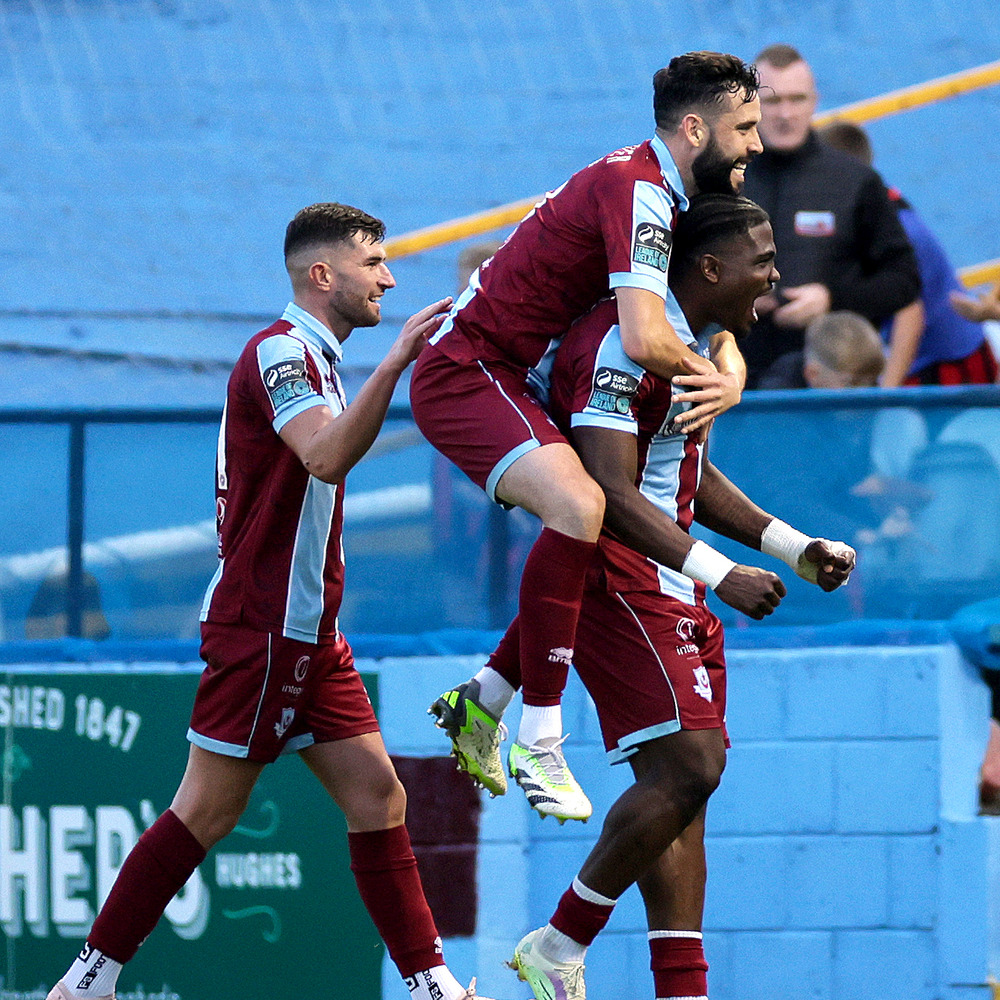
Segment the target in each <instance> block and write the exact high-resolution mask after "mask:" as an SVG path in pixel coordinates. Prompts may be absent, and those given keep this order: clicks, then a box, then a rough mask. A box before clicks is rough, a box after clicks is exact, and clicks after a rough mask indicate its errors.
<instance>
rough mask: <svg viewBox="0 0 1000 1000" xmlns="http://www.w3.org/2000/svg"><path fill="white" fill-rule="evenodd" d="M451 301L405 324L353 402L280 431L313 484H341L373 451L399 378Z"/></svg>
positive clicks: (313, 410) (320, 409)
mask: <svg viewBox="0 0 1000 1000" xmlns="http://www.w3.org/2000/svg"><path fill="white" fill-rule="evenodd" d="M451 302H452V300H451V298H450V297H448V298H445V299H441V300H439V301H438V302H433V303H431V305H429V306H426V307H425V308H423V309H421V310H420V312H418V313H415V314H414V315H413V316H411V317H410V318H409V319H408V320H407V321H406V322H405V323H404V324H403V328H402V330H401V331H400V333H399V336H398V337H397V338H396V340H395V341H394V342H393V344H392V346H391V347H390V348H389V350H388V352H387V353H386V356H385V357H384V358H383V359H382V361H380V362H379V364H378V365H377V366H376V367H375V370H374V371H373V372H372V374H371V375H370V376H369V377H368V379H367V380H366V381H365V384H364V385H363V386H362V387H361V389H360V391H359V392H358V394H357V396H356V397H355V398H354V399H353V400H352V401H351V403H349V404H348V406H347V407H346V408H345V409H344V410H343V411H342V412H341V413H338V414H336V415H334V413H333V411H332V410H331V409H330V407H329V406H326V405H322V404H317V405H316V406H313V407H310V408H309V409H308V410H305V411H304V412H302V413H300V414H298V415H297V416H295V417H293V418H292V419H291V420H289V421H288V423H287V424H285V426H284V427H282V428H281V430H280V431H279V434H280V435H281V439H282V441H284V442H285V444H287V445H288V447H289V448H291V449H292V451H294V452H295V454H296V455H297V456H298V458H299V460H300V461H301V462H302V464H303V465H304V466H305V468H306V469H307V470H308V471H309V473H310V474H311V475H313V476H315V477H316V478H317V479H321V480H323V482H326V483H341V482H343V481H344V479H345V478H346V476H347V473H348V472H350V471H351V469H353V468H354V466H355V465H357V463H358V462H359V461H360V460H361V459H362V457H363V456H364V454H365V452H367V451H368V449H369V448H370V447H371V446H372V444H373V443H374V441H375V438H376V437H377V436H378V432H379V430H380V428H381V427H382V422H383V421H384V420H385V414H386V411H387V410H388V409H389V403H390V402H391V401H392V394H393V391H394V390H395V388H396V384H397V383H398V382H399V378H400V376H401V375H402V374H403V372H404V371H405V370H406V368H407V367H408V366H409V364H410V363H411V362H412V361H413V360H414V359H415V358H416V357H417V355H419V354H420V352H421V351H422V350H423V348H424V346H425V345H426V344H427V340H428V338H429V337H431V336H432V335H433V334H434V333H435V332H436V331H437V329H438V328H439V327H440V326H441V324H442V323H443V322H444V320H445V317H446V315H447V313H448V310H449V309H450V308H451Z"/></svg>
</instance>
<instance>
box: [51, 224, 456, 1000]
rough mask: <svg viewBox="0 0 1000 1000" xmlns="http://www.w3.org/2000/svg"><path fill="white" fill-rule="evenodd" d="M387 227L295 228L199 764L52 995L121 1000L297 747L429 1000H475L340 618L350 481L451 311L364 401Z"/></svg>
mask: <svg viewBox="0 0 1000 1000" xmlns="http://www.w3.org/2000/svg"><path fill="white" fill-rule="evenodd" d="M384 233H385V228H384V226H383V225H382V223H381V222H380V221H379V220H378V219H375V218H372V216H370V215H367V214H365V213H364V212H361V211H359V210H358V209H356V208H350V207H348V206H345V205H338V204H320V205H312V206H310V207H308V208H304V209H303V210H302V211H301V212H299V213H298V214H297V215H296V216H295V218H294V219H293V220H292V221H291V222H290V223H289V225H288V230H287V233H286V236H285V265H286V267H287V269H288V274H289V277H290V278H291V283H292V290H293V293H294V301H293V302H292V303H290V304H289V305H288V307H287V309H286V310H285V312H284V315H283V316H282V317H281V319H280V320H278V321H277V322H276V323H274V324H273V325H271V326H270V327H268V328H267V329H266V330H263V331H262V332H261V333H258V334H257V335H256V336H255V337H253V338H252V339H251V340H250V342H249V343H248V344H247V346H246V347H245V348H244V350H243V353H242V354H241V355H240V358H239V360H238V361H237V363H236V366H235V368H234V369H233V374H232V376H231V378H230V380H229V389H228V393H227V398H226V406H225V410H224V411H223V416H222V429H221V432H220V436H219V449H218V458H217V467H216V475H217V481H216V491H217V498H216V509H217V512H218V527H219V557H220V558H219V568H218V571H217V572H216V574H215V576H214V578H213V579H212V581H211V583H210V585H209V587H208V592H207V594H206V596H205V603H204V606H203V609H202V622H203V625H202V647H201V653H202V657H203V658H204V660H205V662H206V664H207V667H206V669H205V672H204V673H203V674H202V678H201V684H200V686H199V688H198V693H197V696H196V698H195V704H194V712H193V714H192V719H191V728H190V729H189V730H188V739H189V740H190V742H191V744H192V746H191V748H190V754H189V757H188V764H187V769H186V771H185V772H184V777H183V779H182V780H181V784H180V787H179V788H178V790H177V794H176V795H175V796H174V799H173V802H172V803H171V805H170V808H169V809H168V810H167V811H166V812H165V813H163V815H162V816H160V818H159V819H158V820H157V821H156V822H155V823H154V824H153V825H152V826H151V827H150V828H149V829H148V830H147V831H146V832H145V833H144V834H143V835H142V837H140V838H139V842H138V843H137V844H136V846H135V848H134V850H133V851H132V852H131V854H129V856H128V858H127V859H126V861H125V863H124V865H123V866H122V869H121V871H120V873H119V875H118V878H117V880H116V882H115V884H114V887H113V888H112V890H111V893H110V895H109V896H108V899H107V901H106V902H105V904H104V906H103V908H102V909H101V912H100V914H99V915H98V917H97V920H96V921H95V922H94V926H93V928H92V929H91V932H90V934H89V935H88V937H87V943H86V945H85V946H84V948H83V950H82V951H81V952H80V955H79V957H78V958H77V959H76V961H75V962H74V963H73V964H72V966H70V969H69V971H68V972H67V973H66V975H65V976H63V978H62V979H61V980H60V981H59V982H58V983H57V984H56V986H55V987H54V988H53V990H52V991H51V993H50V994H49V998H48V1000H74V998H88V1000H113V997H114V992H115V984H116V982H117V979H118V974H119V972H120V971H121V968H122V964H123V963H124V962H127V961H128V960H129V959H130V958H132V956H133V955H134V954H135V952H136V951H137V949H138V948H139V945H140V944H141V943H142V941H143V940H144V939H145V938H146V937H147V936H148V935H149V933H150V932H151V931H152V929H153V927H154V926H155V924H156V922H157V921H158V920H159V918H160V915H161V914H162V913H163V910H164V908H165V907H166V905H167V903H169V902H170V899H171V898H172V897H173V895H174V894H175V893H176V892H177V891H178V890H179V889H180V888H181V886H183V885H184V883H185V882H186V881H187V879H188V877H189V876H190V875H191V873H192V872H193V871H194V870H195V868H196V867H197V866H198V865H199V864H200V863H201V862H202V860H203V859H204V857H205V853H206V851H208V849H209V848H211V847H212V846H213V845H214V844H215V843H217V842H218V841H219V840H221V839H222V838H223V837H224V836H225V835H226V834H228V833H229V832H230V831H231V830H232V829H233V827H234V826H235V824H236V822H237V820H238V819H239V817H240V814H241V813H242V812H243V810H244V808H245V806H246V804H247V801H248V800H249V797H250V793H251V790H252V789H253V786H254V783H255V782H256V780H257V777H258V775H259V774H260V772H261V770H262V769H263V767H264V765H265V764H267V763H269V762H271V761H273V760H275V759H276V758H277V757H278V755H279V754H281V753H287V752H292V751H294V752H298V753H299V754H300V756H301V757H302V758H303V760H304V761H305V762H306V764H308V765H309V767H310V769H311V770H312V771H313V772H314V773H315V775H316V777H317V778H318V779H319V781H320V783H321V784H322V785H323V787H324V788H325V789H326V790H327V792H328V793H329V794H330V796H331V797H332V798H333V800H334V801H335V802H336V803H337V805H338V806H339V807H340V808H341V809H342V810H343V812H344V814H345V816H346V818H347V829H348V841H349V848H350V855H351V869H352V871H353V872H354V874H355V878H356V880H357V884H358V889H359V891H360V894H361V898H362V900H363V901H364V904H365V906H366V907H367V909H368V912H369V914H370V915H371V918H372V921H373V922H374V924H375V926H376V927H377V928H378V931H379V933H380V934H381V936H382V939H383V940H384V941H385V943H386V947H387V948H388V951H389V955H390V957H391V958H392V960H393V961H394V962H395V963H396V966H397V967H398V969H399V971H400V973H401V975H402V976H403V977H404V979H405V980H406V983H407V986H408V987H409V990H410V996H411V998H414V1000H432V998H444V1000H458V998H459V997H463V998H464V997H472V996H475V990H474V985H473V986H470V987H469V989H468V990H466V989H464V988H463V987H462V986H460V985H459V983H458V982H457V981H456V979H455V977H454V976H453V975H452V974H451V972H450V971H449V969H448V967H447V966H446V965H445V964H444V959H443V958H442V955H441V939H440V938H439V937H438V934H437V930H436V929H435V926H434V920H433V917H432V916H431V912H430V909H429V908H428V906H427V902H426V900H425V899H424V893H423V888H422V886H421V884H420V877H419V875H418V873H417V863H416V860H415V858H414V856H413V852H412V850H411V849H410V840H409V836H408V834H407V831H406V826H405V825H404V820H405V809H406V795H405V793H404V791H403V786H402V785H401V784H400V782H399V779H398V778H397V777H396V772H395V770H394V769H393V766H392V763H391V762H390V760H389V757H388V755H387V753H386V750H385V746H384V744H383V743H382V737H381V734H380V733H379V729H378V723H377V721H376V719H375V713H374V711H373V710H372V706H371V702H370V701H369V700H368V696H367V694H366V693H365V688H364V685H363V684H362V682H361V677H360V675H359V674H358V672H357V670H356V669H355V667H354V659H353V656H352V655H351V649H350V646H348V644H347V641H346V640H345V638H344V636H343V635H342V634H341V632H340V629H339V628H338V624H337V613H338V609H339V607H340V602H341V595H342V592H343V580H344V575H343V574H344V564H343V558H342V549H341V526H342V523H343V494H344V486H343V483H344V477H345V476H346V475H347V473H348V472H349V471H350V470H351V468H352V467H353V466H354V465H355V464H356V463H357V462H358V461H359V460H360V458H361V457H362V456H363V455H364V454H365V452H366V451H367V450H368V448H369V447H370V446H371V444H372V442H373V441H374V440H375V437H376V435H377V434H378V431H379V428H380V427H381V425H382V421H383V419H384V417H385V413H386V410H387V408H388V406H389V402H390V399H391V397H392V392H393V389H394V387H395V385H396V383H397V381H398V380H399V377H400V375H401V374H402V373H403V371H404V370H405V369H406V367H407V366H408V365H409V364H410V362H411V361H412V360H413V359H414V357H416V355H417V354H418V353H419V352H420V350H421V349H422V348H423V347H424V344H425V342H426V339H427V337H428V336H429V335H430V334H432V333H434V331H436V330H437V329H438V328H439V327H440V325H441V323H442V321H443V319H444V314H445V313H446V312H447V310H448V308H449V306H450V305H451V299H442V300H441V301H440V302H435V303H434V304H433V305H430V306H427V307H426V308H425V309H423V310H421V311H420V312H418V313H417V314H416V315H414V316H411V317H410V319H408V320H407V321H406V323H405V324H404V325H403V329H402V331H401V333H400V335H399V337H398V338H397V339H396V341H395V343H394V344H393V345H392V347H391V348H390V349H389V352H388V354H387V355H386V357H385V358H384V360H383V361H382V362H381V363H380V364H379V365H378V366H377V367H376V369H375V371H374V372H373V374H372V375H371V377H370V378H369V379H368V381H367V382H365V384H364V386H363V387H362V388H361V391H360V392H359V393H358V395H357V398H356V399H355V400H354V401H353V402H352V403H350V404H349V405H348V403H347V400H346V399H345V397H344V391H343V388H342V386H341V382H340V378H339V376H338V374H337V364H338V363H339V362H340V360H341V358H342V356H343V351H342V344H343V342H344V341H345V340H346V339H347V337H348V336H349V335H350V333H351V331H352V330H353V329H354V328H356V327H368V326H375V325H376V324H377V323H378V322H379V319H380V316H381V307H380V300H381V298H382V296H383V294H384V293H385V292H386V290H387V289H389V288H392V287H393V286H394V285H395V284H396V282H395V280H394V279H393V277H392V275H391V274H390V273H389V269H388V267H387V266H386V263H385V251H384V249H383V248H382V246H381V241H382V238H383V236H384Z"/></svg>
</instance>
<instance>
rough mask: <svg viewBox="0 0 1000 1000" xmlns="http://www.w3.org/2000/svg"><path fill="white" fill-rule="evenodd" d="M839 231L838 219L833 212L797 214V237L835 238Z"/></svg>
mask: <svg viewBox="0 0 1000 1000" xmlns="http://www.w3.org/2000/svg"><path fill="white" fill-rule="evenodd" d="M836 231H837V217H836V216H835V215H834V214H833V212H796V213H795V235H796V236H833V234H834V233H835V232H836Z"/></svg>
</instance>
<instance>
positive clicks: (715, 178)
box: [691, 131, 739, 194]
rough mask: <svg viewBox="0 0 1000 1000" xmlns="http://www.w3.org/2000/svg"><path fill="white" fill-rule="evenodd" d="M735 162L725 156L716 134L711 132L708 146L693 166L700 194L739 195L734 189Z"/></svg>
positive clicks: (692, 170)
mask: <svg viewBox="0 0 1000 1000" xmlns="http://www.w3.org/2000/svg"><path fill="white" fill-rule="evenodd" d="M733 166H734V161H733V160H731V159H729V157H726V156H723V155H722V151H721V150H720V149H719V144H718V142H717V141H716V139H715V133H714V132H711V131H709V134H708V145H707V146H706V147H705V148H704V149H703V150H702V151H701V152H700V153H699V154H698V156H697V157H696V158H695V160H694V162H693V163H692V164H691V173H692V174H694V182H695V184H697V185H698V191H699V193H700V194H739V191H737V190H736V189H735V188H734V187H733Z"/></svg>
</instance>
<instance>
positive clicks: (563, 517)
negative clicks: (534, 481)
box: [542, 476, 604, 541]
mask: <svg viewBox="0 0 1000 1000" xmlns="http://www.w3.org/2000/svg"><path fill="white" fill-rule="evenodd" d="M560 487H561V488H560V489H559V490H558V491H553V493H552V495H551V496H550V498H549V502H548V504H547V510H546V511H545V512H544V514H543V516H542V521H543V522H544V523H545V525H546V526H547V527H550V528H554V529H555V530H556V531H561V532H563V534H566V535H572V536H573V537H574V538H582V539H586V540H587V541H594V540H596V539H597V536H598V535H599V534H600V533H601V525H602V524H603V523H604V491H603V490H602V489H601V487H600V486H598V485H597V483H595V482H594V480H593V479H591V478H590V477H589V476H584V477H581V478H579V479H577V480H575V481H574V482H573V483H572V484H568V483H561V484H560Z"/></svg>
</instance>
